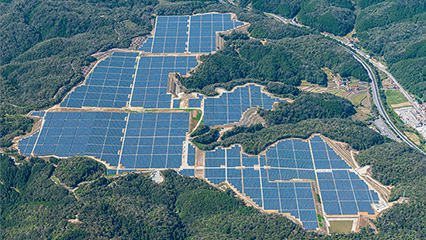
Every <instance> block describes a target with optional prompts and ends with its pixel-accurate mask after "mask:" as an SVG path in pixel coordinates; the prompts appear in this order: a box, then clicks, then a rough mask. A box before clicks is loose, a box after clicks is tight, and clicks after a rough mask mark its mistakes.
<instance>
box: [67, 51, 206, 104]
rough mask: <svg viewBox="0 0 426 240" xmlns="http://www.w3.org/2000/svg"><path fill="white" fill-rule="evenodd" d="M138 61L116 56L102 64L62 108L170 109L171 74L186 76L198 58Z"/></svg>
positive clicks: (132, 56)
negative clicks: (128, 107)
mask: <svg viewBox="0 0 426 240" xmlns="http://www.w3.org/2000/svg"><path fill="white" fill-rule="evenodd" d="M136 57H137V53H124V52H116V53H114V54H113V55H112V56H111V57H109V58H107V59H105V60H103V61H101V62H99V64H98V65H97V66H96V67H95V68H94V69H93V72H92V73H90V75H89V77H88V78H87V80H86V83H85V84H84V85H81V86H79V87H77V88H76V89H75V90H74V91H73V92H71V93H70V94H69V95H68V96H67V98H66V99H65V100H64V101H63V102H62V103H61V107H71V108H81V107H103V108H122V107H125V106H127V105H131V106H132V107H144V108H170V107H171V95H170V94H167V82H168V76H169V73H180V74H181V75H186V74H187V72H188V71H189V70H190V69H191V68H194V67H195V66H197V64H198V62H197V59H196V57H195V56H142V57H140V58H136Z"/></svg>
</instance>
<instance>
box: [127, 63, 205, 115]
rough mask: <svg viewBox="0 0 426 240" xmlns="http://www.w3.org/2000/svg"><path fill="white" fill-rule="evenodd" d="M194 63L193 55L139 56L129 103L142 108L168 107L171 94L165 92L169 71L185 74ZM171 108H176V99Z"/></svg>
mask: <svg viewBox="0 0 426 240" xmlns="http://www.w3.org/2000/svg"><path fill="white" fill-rule="evenodd" d="M196 65H197V62H196V58H195V57H194V56H143V57H141V58H140V60H139V65H138V70H137V73H136V78H135V85H134V90H133V95H132V99H131V102H130V105H131V106H133V107H144V108H170V106H171V101H172V100H171V95H170V94H167V82H168V76H169V73H173V72H180V73H181V74H186V73H187V72H188V71H189V70H190V68H193V67H195V66H196ZM175 101H176V102H175ZM173 108H178V103H177V100H174V102H173Z"/></svg>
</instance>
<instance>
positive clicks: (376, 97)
mask: <svg viewBox="0 0 426 240" xmlns="http://www.w3.org/2000/svg"><path fill="white" fill-rule="evenodd" d="M345 50H346V51H347V52H349V53H350V54H352V56H354V58H355V59H356V60H358V61H359V62H360V63H361V64H362V66H363V67H364V68H365V69H366V70H367V72H368V76H369V77H370V79H371V90H372V93H373V101H374V104H375V105H376V106H377V109H378V110H379V113H380V115H381V116H382V117H383V119H384V120H385V122H386V123H387V124H388V126H389V127H391V128H392V129H393V131H394V132H395V133H396V134H397V135H398V137H399V138H400V139H401V140H402V141H404V142H406V143H407V144H408V145H409V146H410V147H412V148H414V149H416V150H417V151H419V152H421V153H422V154H423V155H426V153H424V152H423V151H422V150H420V148H418V147H417V146H416V145H415V144H414V143H412V142H411V141H410V140H409V139H408V138H407V137H406V136H405V135H404V134H402V133H401V132H400V131H399V130H398V128H396V127H395V125H394V124H393V123H392V121H391V120H390V118H389V116H388V114H387V113H386V111H385V110H384V107H383V104H382V100H381V99H380V96H379V88H378V87H377V81H376V76H375V75H374V73H373V71H372V70H371V68H370V66H368V64H367V63H366V62H365V61H364V60H363V59H362V58H361V57H359V56H358V55H357V54H356V53H354V52H353V51H351V50H349V49H347V48H346V47H345Z"/></svg>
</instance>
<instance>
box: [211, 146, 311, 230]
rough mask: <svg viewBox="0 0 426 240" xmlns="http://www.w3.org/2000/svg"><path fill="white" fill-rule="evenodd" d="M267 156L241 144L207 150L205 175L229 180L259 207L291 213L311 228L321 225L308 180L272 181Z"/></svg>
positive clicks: (216, 181)
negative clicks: (246, 151)
mask: <svg viewBox="0 0 426 240" xmlns="http://www.w3.org/2000/svg"><path fill="white" fill-rule="evenodd" d="M265 167H266V162H265V156H262V155H260V156H249V155H246V154H244V153H243V152H242V151H241V148H240V147H239V146H234V147H232V148H231V149H224V148H218V149H217V150H215V151H214V152H206V156H205V178H206V179H207V180H208V181H209V182H211V183H214V184H220V183H222V182H224V181H225V180H227V181H228V182H229V183H230V184H231V185H232V186H233V187H234V188H235V189H236V190H238V191H239V192H240V193H244V194H245V195H246V196H247V197H249V198H250V199H251V200H252V201H253V202H255V203H256V204H257V205H258V206H259V207H262V208H263V209H265V210H275V211H278V212H280V213H289V214H291V215H292V216H293V217H295V218H297V219H299V220H300V221H301V222H302V223H303V226H304V227H305V228H306V229H308V230H315V229H316V228H317V227H318V223H317V217H316V212H315V206H314V202H313V194H312V189H311V185H310V183H309V182H297V183H296V182H286V183H283V182H273V181H271V180H270V179H269V180H268V170H267V169H265Z"/></svg>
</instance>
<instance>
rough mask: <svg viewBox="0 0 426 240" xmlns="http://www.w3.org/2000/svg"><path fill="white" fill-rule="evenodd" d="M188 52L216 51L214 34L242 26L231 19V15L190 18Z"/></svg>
mask: <svg viewBox="0 0 426 240" xmlns="http://www.w3.org/2000/svg"><path fill="white" fill-rule="evenodd" d="M189 21H190V25H189V38H188V40H189V42H188V51H189V52H191V53H207V52H213V51H215V50H216V32H219V31H227V30H230V29H233V28H236V27H238V26H241V25H243V23H242V22H238V21H235V20H232V19H231V14H219V13H209V14H202V15H195V16H191V18H190V20H189Z"/></svg>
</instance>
